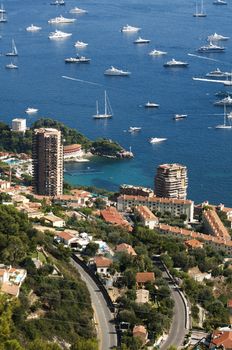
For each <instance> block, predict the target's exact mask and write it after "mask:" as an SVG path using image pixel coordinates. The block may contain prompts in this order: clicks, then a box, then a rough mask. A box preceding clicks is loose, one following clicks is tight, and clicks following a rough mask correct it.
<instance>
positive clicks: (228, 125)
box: [215, 105, 232, 129]
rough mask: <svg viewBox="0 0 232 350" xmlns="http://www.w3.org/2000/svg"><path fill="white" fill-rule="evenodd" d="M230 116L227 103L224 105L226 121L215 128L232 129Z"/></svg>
mask: <svg viewBox="0 0 232 350" xmlns="http://www.w3.org/2000/svg"><path fill="white" fill-rule="evenodd" d="M229 118H230V114H229ZM229 118H228V116H227V114H226V105H224V123H223V124H220V125H216V126H215V129H232V125H231V123H230V119H229ZM227 121H228V124H227Z"/></svg>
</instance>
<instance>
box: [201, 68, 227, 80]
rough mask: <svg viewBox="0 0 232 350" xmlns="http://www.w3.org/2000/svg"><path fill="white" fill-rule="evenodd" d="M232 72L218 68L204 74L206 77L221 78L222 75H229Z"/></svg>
mask: <svg viewBox="0 0 232 350" xmlns="http://www.w3.org/2000/svg"><path fill="white" fill-rule="evenodd" d="M231 76H232V73H230V72H222V71H221V70H220V69H219V68H217V69H215V70H213V71H211V72H209V73H207V74H206V77H214V78H222V77H231Z"/></svg>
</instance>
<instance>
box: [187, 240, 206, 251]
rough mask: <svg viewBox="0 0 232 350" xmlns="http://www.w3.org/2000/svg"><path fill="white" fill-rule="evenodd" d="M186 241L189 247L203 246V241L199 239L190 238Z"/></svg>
mask: <svg viewBox="0 0 232 350" xmlns="http://www.w3.org/2000/svg"><path fill="white" fill-rule="evenodd" d="M184 243H185V245H186V246H187V247H188V248H192V249H198V248H203V243H202V242H199V241H198V240H197V239H189V240H187V241H185V242H184Z"/></svg>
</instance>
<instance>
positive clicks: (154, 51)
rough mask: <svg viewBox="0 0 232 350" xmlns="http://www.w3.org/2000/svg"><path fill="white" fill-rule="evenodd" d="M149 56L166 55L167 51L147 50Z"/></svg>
mask: <svg viewBox="0 0 232 350" xmlns="http://www.w3.org/2000/svg"><path fill="white" fill-rule="evenodd" d="M149 55H150V56H162V55H167V52H165V51H160V50H152V51H151V52H149Z"/></svg>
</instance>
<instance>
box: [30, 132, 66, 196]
mask: <svg viewBox="0 0 232 350" xmlns="http://www.w3.org/2000/svg"><path fill="white" fill-rule="evenodd" d="M32 167H33V190H34V193H36V194H39V195H45V196H51V197H54V196H58V195H62V194H63V144H62V140H61V132H60V131H59V130H56V129H52V128H40V129H35V130H34V134H33V144H32Z"/></svg>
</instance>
